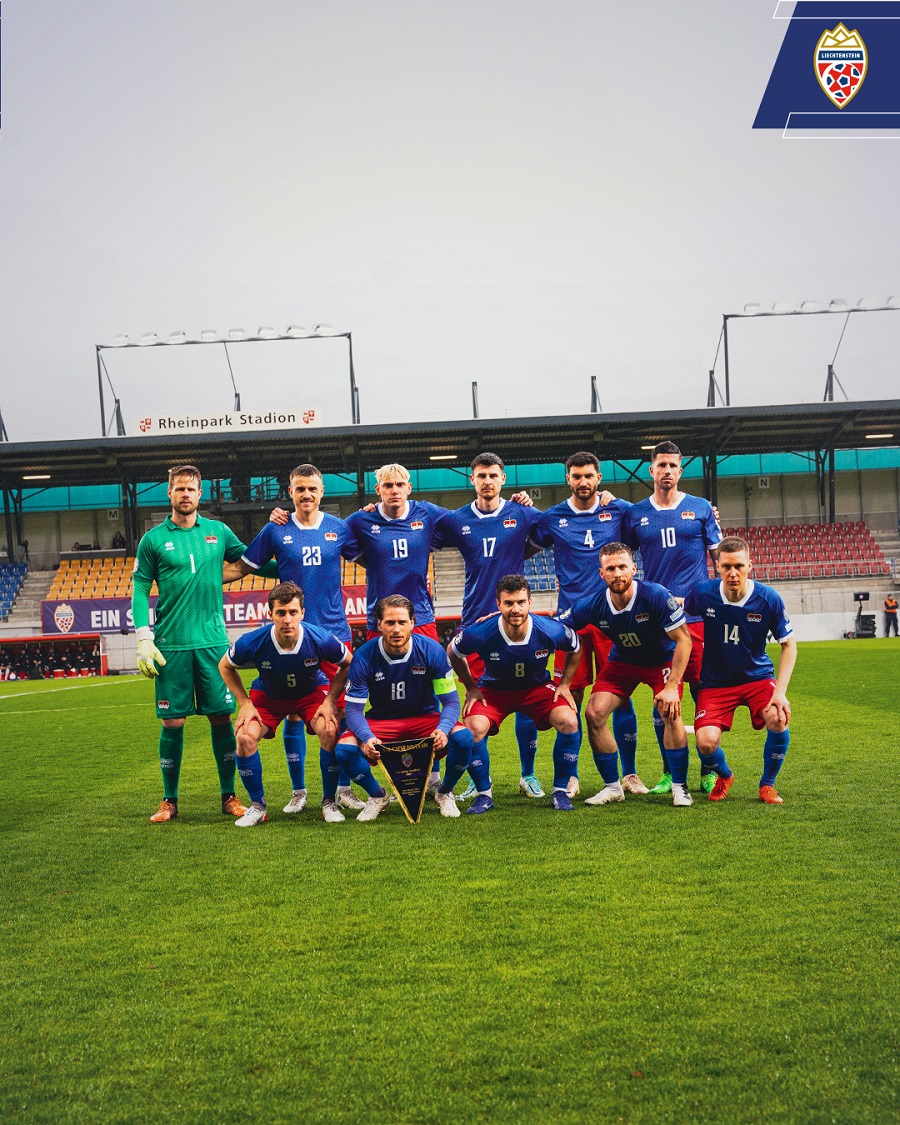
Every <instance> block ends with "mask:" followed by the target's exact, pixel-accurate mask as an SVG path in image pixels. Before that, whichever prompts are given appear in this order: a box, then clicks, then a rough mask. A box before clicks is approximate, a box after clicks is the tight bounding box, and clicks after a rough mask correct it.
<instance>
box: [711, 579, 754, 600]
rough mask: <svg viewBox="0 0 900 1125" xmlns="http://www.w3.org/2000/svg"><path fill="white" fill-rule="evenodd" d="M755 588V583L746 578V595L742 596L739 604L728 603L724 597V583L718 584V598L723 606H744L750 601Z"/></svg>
mask: <svg viewBox="0 0 900 1125" xmlns="http://www.w3.org/2000/svg"><path fill="white" fill-rule="evenodd" d="M755 588H756V583H755V582H754V581H753V579H752V578H748V579H747V593H746V594H744V596H743V597H742V598H741V600H740V601H739V602H732V601H729V600H728V598H726V597H725V583H724V582H720V583H719V596H720V597H721V598H722V601H723V602H724V603H725V605H746V604H747V602H748V601H749V600H750V598H751V597H752V596H753V591H754V589H755Z"/></svg>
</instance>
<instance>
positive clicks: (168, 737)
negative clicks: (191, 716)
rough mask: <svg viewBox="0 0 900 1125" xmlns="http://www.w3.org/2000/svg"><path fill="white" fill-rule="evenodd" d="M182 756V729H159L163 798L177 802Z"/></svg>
mask: <svg viewBox="0 0 900 1125" xmlns="http://www.w3.org/2000/svg"><path fill="white" fill-rule="evenodd" d="M183 756H184V727H161V728H160V732H159V768H160V770H161V771H162V780H163V796H164V797H165V798H166V800H167V801H177V800H178V778H179V775H180V774H181V759H182V757H183Z"/></svg>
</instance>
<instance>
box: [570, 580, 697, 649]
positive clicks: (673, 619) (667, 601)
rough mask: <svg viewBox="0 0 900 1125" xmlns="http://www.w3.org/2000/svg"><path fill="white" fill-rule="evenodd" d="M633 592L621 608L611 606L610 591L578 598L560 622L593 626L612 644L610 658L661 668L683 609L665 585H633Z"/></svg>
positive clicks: (680, 620)
mask: <svg viewBox="0 0 900 1125" xmlns="http://www.w3.org/2000/svg"><path fill="white" fill-rule="evenodd" d="M632 586H633V590H634V592H633V593H632V595H631V600H630V601H629V603H628V605H627V606H626V607H625V608H624V609H616V608H615V607H614V606H613V603H612V598H611V596H610V593H609V590H608V589H607V588H606V586H605V585H604V587H603V589H602V590H601V591H599V592H598V593H596V594H593V595H592V596H591V597H589V598H580V599H579V600H578V601H577V602H576V603H575V605H574V606H572V608H571V609H569V610H566V612H565V613H562V614H560V620H561V621H564V622H565V623H566V624H567V625H571V627H572V628H573V629H583V628H584V627H585V626H586V625H594V626H596V627H597V628H598V629H599V630H600V631H601V632H603V633H605V634H606V635H607V637H609V639H610V640H611V641H612V642H613V647H612V649H611V650H610V654H609V659H610V660H618V661H620V662H621V663H623V664H638V665H640V667H642V668H660V667H662V666H663V665H664V664H668V663H669V662H670V661H671V659H672V654H673V653H674V652H675V642H674V641H673V640H672V638H671V637H670V636H669V632H670V631H672V630H674V629H677V628H678V626H679V625H684V623H685V617H684V610H683V609H682V608H681V606H680V605H679V604H678V602H676V601H675V598H674V597H673V596H672V595H671V594H670V593H669V591H668V590H667V589H666V588H665V587H664V586H659V585H657V584H656V583H655V582H641V581H639V580H638V579H637V578H635V579H634V580H633V582H632Z"/></svg>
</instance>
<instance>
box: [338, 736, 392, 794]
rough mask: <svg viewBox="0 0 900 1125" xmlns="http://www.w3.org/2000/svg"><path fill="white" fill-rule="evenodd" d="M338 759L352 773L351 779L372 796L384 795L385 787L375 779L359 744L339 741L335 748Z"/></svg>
mask: <svg viewBox="0 0 900 1125" xmlns="http://www.w3.org/2000/svg"><path fill="white" fill-rule="evenodd" d="M334 752H335V754H337V760H338V761H339V762H340V764H341V766H342V767H343V768H344V769H345V770H346V771H347V773H348V774H349V775H350V779H351V780H352V781H355V782H356V784H357V785H359V786H361V787H362V788H363V789H364V790H365V791H366V792H367V793H368V794H369V796H370V797H383V796H384V789H382V787H381V786H380V785H379V784H378V782H377V781H376V780H375V775H374V774H373V773H372V767H371V766H370V765H369V762H368V759H367V758H366V756H365V754H363V752H362V750H360V748H359V747H358V746H349V745H348V744H347V743H345V742H339V743H338V744H337V746H336V747H335V750H334Z"/></svg>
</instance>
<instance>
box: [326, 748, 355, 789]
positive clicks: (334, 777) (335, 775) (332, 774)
mask: <svg viewBox="0 0 900 1125" xmlns="http://www.w3.org/2000/svg"><path fill="white" fill-rule="evenodd" d="M319 769H320V770H321V771H322V797H323V798H324V799H325V800H326V801H334V800H336V799H337V790H338V786H339V785H349V784H350V778H349V777H347V774H346V773H345V772H344V771H343V770H342V769H341V765H340V762H339V761H338V760H337V755H336V754H335V753H334V752H332V753H329V752H328V751H327V750H323V749H322V747H321V746H320V747H319Z"/></svg>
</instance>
